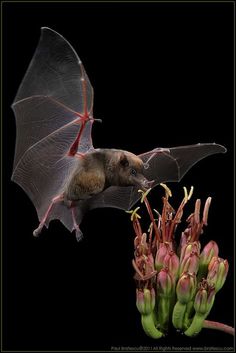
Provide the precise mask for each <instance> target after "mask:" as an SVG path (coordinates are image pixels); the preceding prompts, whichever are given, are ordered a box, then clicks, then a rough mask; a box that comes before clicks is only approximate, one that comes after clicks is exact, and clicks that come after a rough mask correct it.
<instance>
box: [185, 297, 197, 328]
mask: <svg viewBox="0 0 236 353" xmlns="http://www.w3.org/2000/svg"><path fill="white" fill-rule="evenodd" d="M193 314H194V306H193V300H191V301H190V302H188V304H187V306H186V311H185V314H184V321H183V327H184V329H185V330H186V329H187V328H188V327H189V326H190V323H191V318H192V317H193Z"/></svg>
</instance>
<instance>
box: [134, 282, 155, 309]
mask: <svg viewBox="0 0 236 353" xmlns="http://www.w3.org/2000/svg"><path fill="white" fill-rule="evenodd" d="M155 298H156V294H155V291H154V289H153V288H152V289H151V290H150V289H147V288H144V289H136V306H137V308H138V311H139V312H140V313H141V314H142V315H148V314H151V312H152V311H153V309H154V307H155Z"/></svg>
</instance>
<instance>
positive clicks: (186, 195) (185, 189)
mask: <svg viewBox="0 0 236 353" xmlns="http://www.w3.org/2000/svg"><path fill="white" fill-rule="evenodd" d="M187 201H188V191H187V188H186V187H185V186H184V202H185V203H187Z"/></svg>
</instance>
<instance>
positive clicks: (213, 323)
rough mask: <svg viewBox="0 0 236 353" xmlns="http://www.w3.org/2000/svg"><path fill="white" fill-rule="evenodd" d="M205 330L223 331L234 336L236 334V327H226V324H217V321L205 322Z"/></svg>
mask: <svg viewBox="0 0 236 353" xmlns="http://www.w3.org/2000/svg"><path fill="white" fill-rule="evenodd" d="M203 328H210V329H213V330H219V331H223V332H225V333H228V334H229V335H233V336H234V334H235V329H234V327H231V326H229V325H225V324H222V323H220V322H216V321H209V320H204V321H203Z"/></svg>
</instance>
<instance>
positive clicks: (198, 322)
mask: <svg viewBox="0 0 236 353" xmlns="http://www.w3.org/2000/svg"><path fill="white" fill-rule="evenodd" d="M204 319H205V315H200V314H198V313H196V314H195V315H194V318H193V321H192V323H191V325H190V326H189V328H188V329H187V330H186V331H184V334H185V335H186V336H190V337H191V336H195V335H197V334H198V333H199V332H200V331H201V329H202V327H203V322H204Z"/></svg>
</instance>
